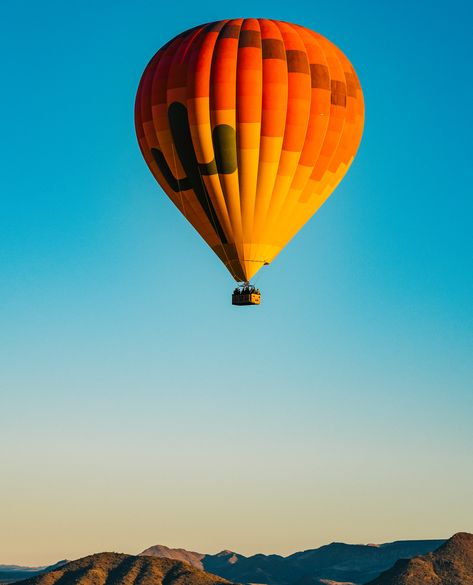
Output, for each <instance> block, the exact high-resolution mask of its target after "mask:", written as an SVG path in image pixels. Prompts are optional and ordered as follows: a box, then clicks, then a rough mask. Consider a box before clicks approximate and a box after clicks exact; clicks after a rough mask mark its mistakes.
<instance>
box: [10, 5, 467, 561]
mask: <svg viewBox="0 0 473 585" xmlns="http://www.w3.org/2000/svg"><path fill="white" fill-rule="evenodd" d="M471 12H472V9H471V7H470V5H469V4H468V3H467V2H460V1H458V0H455V1H453V2H450V3H449V4H448V5H440V4H435V3H434V4H432V3H430V2H426V1H418V2H416V3H415V6H412V4H411V3H410V2H407V1H406V0H402V1H401V2H398V3H396V4H395V5H393V4H392V3H387V2H384V3H383V2H349V1H348V0H342V1H340V2H338V3H337V4H336V5H335V4H333V3H327V2H324V3H314V4H311V7H310V8H309V9H308V8H307V7H306V6H304V5H302V4H299V5H296V4H294V3H283V2H274V1H272V2H269V1H263V2H260V3H259V4H258V8H257V9H255V4H254V2H249V1H242V2H239V4H238V6H237V7H234V8H232V9H231V12H230V13H229V12H228V8H227V7H226V6H225V5H224V4H221V3H216V2H215V3H206V4H198V3H191V2H181V3H179V4H175V3H172V4H169V5H168V6H166V5H164V4H163V3H158V2H150V1H137V2H131V1H128V2H125V1H116V2H111V1H108V0H107V1H103V2H101V3H94V2H91V1H83V2H77V1H72V2H68V3H64V2H52V1H46V2H42V3H41V4H38V3H36V2H32V1H29V2H28V1H26V2H22V3H17V4H15V3H10V4H9V5H8V6H5V7H4V9H3V18H2V23H1V24H0V28H1V30H0V32H1V34H0V44H1V51H0V55H1V57H0V60H1V65H2V72H3V73H2V80H1V82H0V83H1V86H2V87H1V89H2V92H1V93H2V104H3V108H2V111H3V115H2V136H3V140H2V142H1V143H0V154H1V158H2V165H1V167H0V185H1V193H2V196H1V200H2V207H1V213H0V234H1V236H0V242H1V244H0V269H1V272H0V274H1V276H0V298H1V303H0V320H1V328H0V344H1V345H0V391H1V395H0V469H1V470H2V481H1V482H0V502H1V516H0V518H1V523H2V527H3V528H2V531H1V533H0V550H2V555H3V556H2V558H0V563H1V562H19V563H42V562H49V561H51V562H52V561H55V560H57V559H58V558H63V557H68V558H75V557H78V556H80V555H82V554H88V553H92V552H96V551H99V550H110V549H111V550H121V551H124V552H138V551H139V550H141V549H143V548H145V547H147V546H150V545H152V544H155V543H157V542H161V543H163V544H167V545H169V546H182V547H187V548H193V549H196V550H202V551H209V552H212V551H216V550H219V549H222V548H232V549H236V550H238V551H240V552H243V553H251V552H256V551H262V552H280V553H289V552H292V551H294V550H297V549H302V548H310V547H315V546H318V545H321V544H324V543H326V542H329V541H331V540H344V541H351V542H373V541H374V542H380V541H387V540H394V539H397V538H439V537H446V536H449V535H450V534H452V533H453V532H455V531H458V530H469V531H473V502H472V500H471V493H472V490H473V469H472V465H471V451H472V448H473V431H472V427H471V420H472V415H473V398H472V390H473V388H472V380H473V365H472V359H471V354H472V348H473V309H472V303H471V299H472V296H473V295H472V293H473V270H472V258H473V236H472V218H473V203H472V198H471V191H472V189H471V134H472V130H473V124H472V112H471V108H470V107H469V102H470V96H471V91H472V78H471V75H470V69H471V64H470V61H471V56H472V51H473V48H472V43H471V34H470V26H469V23H471V18H472V16H473V15H472V13H471ZM232 16H262V17H271V18H276V19H282V20H289V21H293V22H298V23H300V24H303V25H305V26H308V27H310V28H313V29H314V30H317V31H318V32H320V33H321V34H323V35H325V36H327V37H328V38H329V39H330V40H332V41H333V42H335V43H336V44H337V45H338V46H339V47H340V48H341V49H342V50H343V51H344V52H345V53H346V54H347V56H348V57H349V58H350V60H351V61H352V63H353V64H354V66H355V68H356V70H357V72H358V75H359V77H360V80H361V84H362V87H363V90H364V95H365V100H366V125H365V132H364V137H363V141H362V144H361V147H360V150H359V153H358V156H357V158H356V160H355V163H354V164H353V166H352V168H351V169H350V171H349V172H348V174H347V176H346V177H345V179H344V181H343V182H342V184H341V186H340V187H339V188H338V189H337V191H336V192H335V193H334V195H333V196H332V197H331V198H330V199H329V201H328V202H327V203H326V204H325V206H324V207H323V208H322V209H321V210H320V211H319V213H318V214H317V215H316V216H315V217H314V218H313V219H312V220H311V222H310V223H309V224H308V225H307V226H306V227H305V228H304V229H303V231H302V232H301V233H300V234H299V235H298V236H297V237H296V238H295V239H294V240H293V241H292V242H291V243H290V244H289V245H288V246H287V248H286V249H285V250H284V251H283V252H282V253H281V255H280V256H279V257H278V258H277V260H276V261H275V262H274V263H273V264H272V265H271V266H270V267H269V268H266V269H263V270H262V271H261V272H260V275H259V276H258V277H257V279H256V283H257V284H258V286H260V288H261V289H262V291H263V304H262V305H261V307H259V308H255V309H253V308H251V309H248V310H247V309H241V308H235V307H232V306H231V305H230V299H229V294H230V292H231V290H232V288H233V283H232V281H231V279H230V278H229V276H228V273H227V272H226V270H225V268H224V267H223V266H222V265H221V264H220V262H219V261H218V259H217V258H216V256H214V255H213V254H212V253H211V252H210V250H209V249H208V248H207V247H206V245H205V244H204V243H202V242H201V241H200V240H199V238H198V236H197V235H196V234H195V233H194V231H193V229H192V228H191V227H190V226H188V225H187V224H186V222H185V221H184V220H183V219H182V218H181V217H180V216H179V215H178V213H177V212H176V210H175V209H174V208H173V206H172V205H171V203H170V202H169V201H168V200H167V199H166V198H165V196H164V195H163V194H162V192H161V190H160V188H159V187H158V186H157V185H156V184H155V183H154V180H153V178H152V176H151V174H150V173H149V171H148V169H147V167H146V165H145V163H144V161H143V160H142V158H141V154H140V152H139V149H138V147H137V144H136V139H135V136H134V127H133V102H134V95H135V91H136V88H137V84H138V82H139V78H140V75H141V73H142V70H143V68H144V66H145V65H146V63H147V61H148V60H149V58H150V57H151V56H152V55H153V53H154V52H155V51H156V50H157V49H158V48H159V47H160V46H161V45H162V44H164V43H165V42H166V41H167V40H169V38H171V37H172V36H174V35H175V34H177V33H178V32H180V31H181V30H184V29H186V28H189V27H191V26H194V25H196V24H199V23H201V22H206V21H210V20H217V19H220V18H227V17H232Z"/></svg>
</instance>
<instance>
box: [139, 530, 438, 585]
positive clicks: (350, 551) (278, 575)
mask: <svg viewBox="0 0 473 585" xmlns="http://www.w3.org/2000/svg"><path fill="white" fill-rule="evenodd" d="M444 542H445V540H410V541H409V540H404V541H398V542H390V543H386V544H379V545H376V544H369V545H363V544H344V543H341V542H334V543H332V544H328V545H326V546H322V547H320V548H316V549H310V550H306V551H303V552H296V553H294V554H292V555H290V556H287V557H282V556H280V555H264V554H257V555H253V556H250V557H246V556H244V555H241V554H239V553H236V552H233V551H230V550H224V551H222V552H220V553H218V554H215V555H209V554H203V553H199V552H193V551H187V550H184V549H170V548H168V547H166V546H162V545H156V546H152V547H150V548H148V549H146V550H144V551H143V552H142V553H141V554H142V555H145V556H155V557H161V558H171V559H175V560H180V561H185V562H187V563H190V564H191V565H193V566H194V567H196V568H198V569H202V570H205V571H208V572H210V573H215V574H216V575H220V576H221V577H224V578H225V579H228V580H229V581H233V582H236V583H245V584H247V583H265V584H267V585H318V583H317V580H320V579H325V580H331V581H335V582H337V583H343V582H345V583H347V582H348V583H354V584H355V585H357V584H361V583H366V582H367V581H369V580H372V579H374V578H375V577H377V576H378V575H379V574H380V573H381V572H382V571H385V570H386V569H389V568H390V567H392V565H393V564H394V563H395V562H396V561H397V560H398V559H401V558H411V557H413V556H417V555H423V554H426V553H429V552H431V551H433V550H435V549H436V548H438V547H439V546H440V545H441V544H443V543H444Z"/></svg>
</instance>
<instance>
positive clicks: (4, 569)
mask: <svg viewBox="0 0 473 585" xmlns="http://www.w3.org/2000/svg"><path fill="white" fill-rule="evenodd" d="M67 562H68V561H59V562H58V563H55V564H54V565H49V566H47V567H20V566H18V565H0V583H14V582H15V581H19V580H20V579H28V577H35V576H36V575H42V574H43V573H47V572H48V571H53V570H54V569H56V568H58V567H61V566H62V565H65V564H66V563H67Z"/></svg>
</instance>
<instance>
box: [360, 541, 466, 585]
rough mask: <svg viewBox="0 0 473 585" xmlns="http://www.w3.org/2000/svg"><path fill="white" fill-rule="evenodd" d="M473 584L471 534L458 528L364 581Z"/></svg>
mask: <svg viewBox="0 0 473 585" xmlns="http://www.w3.org/2000/svg"><path fill="white" fill-rule="evenodd" d="M424 583H429V584H431V585H473V534H468V533H467V532H459V533H457V534H455V535H454V536H452V538H450V539H449V540H447V542H445V543H444V544H442V545H441V546H440V547H439V548H437V549H436V550H435V551H434V552H431V553H429V554H426V555H423V556H418V557H414V558H412V559H410V560H406V559H402V560H399V561H397V562H396V563H395V565H394V566H393V567H392V568H391V569H389V570H388V571H385V572H384V573H382V574H381V575H380V576H379V577H377V578H376V579H375V580H374V581H371V582H370V583H369V584H367V585H423V584H424Z"/></svg>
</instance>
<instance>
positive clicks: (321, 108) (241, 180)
mask: <svg viewBox="0 0 473 585" xmlns="http://www.w3.org/2000/svg"><path fill="white" fill-rule="evenodd" d="M363 120H364V105H363V94H362V91H361V87H360V83H359V81H358V78H357V76H356V73H355V71H354V69H353V67H352V65H351V64H350V62H349V61H348V59H347V58H346V57H345V55H344V54H343V53H342V52H341V51H340V49H338V48H337V47H336V46H335V45H333V44H332V43H331V42H330V41H328V40H327V39H326V38H324V37H323V36H322V35H320V34H318V33H316V32H313V31H311V30H309V29H307V28H304V27H302V26H299V25H295V24H291V23H287V22H281V21H276V20H268V19H254V18H248V19H241V18H240V19H232V20H222V21H218V22H212V23H208V24H204V25H200V26H197V27H195V28H193V29H190V30H188V31H186V32H183V33H182V34H180V35H178V36H176V37H175V38H174V39H172V40H171V41H169V42H168V43H167V44H166V45H164V46H163V47H162V48H161V49H160V50H159V51H158V52H157V53H156V54H155V55H154V57H153V58H152V59H151V61H150V62H149V64H148V66H147V67H146V69H145V71H144V73H143V76H142V78H141V81H140V84H139V87H138V92H137V96H136V105H135V126H136V133H137V137H138V142H139V145H140V149H141V152H142V154H143V156H144V158H145V160H146V162H147V164H148V166H149V168H150V170H151V172H152V173H153V175H154V177H155V178H156V180H157V181H158V183H159V184H160V185H161V187H162V188H163V190H164V191H165V192H166V194H167V195H168V197H169V198H170V199H171V201H172V202H173V203H174V205H175V206H176V207H177V208H178V209H179V211H180V212H181V213H182V214H183V215H184V217H185V218H186V219H187V220H188V221H189V222H190V223H191V224H192V225H193V226H194V228H195V229H196V230H197V232H198V233H199V234H200V235H201V237H202V238H203V239H204V240H205V241H206V242H207V244H208V245H209V246H210V247H211V248H212V250H213V251H214V252H215V253H216V254H217V256H218V257H219V258H220V260H221V261H222V262H223V263H224V264H225V266H226V267H227V269H228V271H229V272H230V274H231V275H232V277H233V278H234V279H235V280H236V281H237V282H238V283H242V284H241V286H243V287H244V286H245V283H248V282H249V281H250V279H251V278H252V277H253V276H254V275H255V274H256V273H257V272H258V270H259V269H260V268H261V267H262V266H264V265H266V264H270V263H271V261H272V260H273V259H274V258H275V257H276V256H277V254H279V252H280V251H281V250H282V248H283V247H284V246H285V245H286V244H287V243H288V242H289V240H290V239H291V238H292V237H293V236H294V235H295V234H296V233H297V232H298V231H299V230H300V229H301V228H302V226H303V225H304V224H305V223H306V222H307V221H308V220H309V219H310V218H311V217H312V215H314V213H315V212H316V211H317V210H318V209H319V208H320V207H321V205H322V204H323V203H324V202H325V201H326V199H327V198H328V197H329V195H330V194H331V193H332V191H333V190H334V189H335V187H336V186H337V185H338V183H339V182H340V180H341V179H342V178H343V176H344V175H345V173H346V171H347V170H348V167H349V166H350V164H351V163H352V161H353V159H354V156H355V154H356V151H357V149H358V145H359V143H360V140H361V135H362V131H363ZM235 296H237V295H232V303H233V304H239V303H237V302H234V300H235V299H234V297H235ZM258 302H259V299H258ZM241 304H244V303H241ZM248 304H258V303H248Z"/></svg>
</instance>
